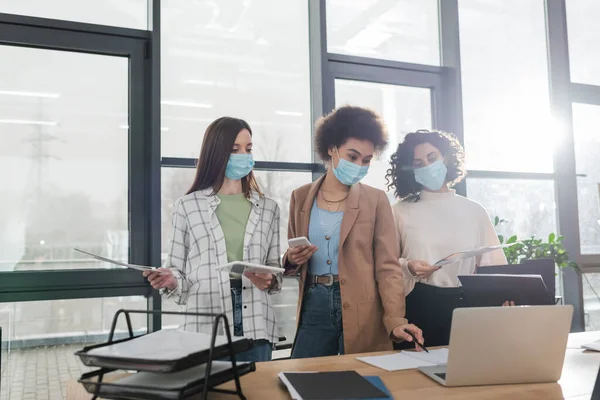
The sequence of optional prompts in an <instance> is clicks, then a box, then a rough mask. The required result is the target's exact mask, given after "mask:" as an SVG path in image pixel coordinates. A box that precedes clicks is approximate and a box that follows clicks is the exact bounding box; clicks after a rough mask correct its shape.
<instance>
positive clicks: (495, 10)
mask: <svg viewBox="0 0 600 400" xmlns="http://www.w3.org/2000/svg"><path fill="white" fill-rule="evenodd" d="M458 4H459V18H460V46H461V60H462V61H461V63H462V64H461V65H462V89H463V106H464V136H465V143H464V144H465V148H466V152H467V153H466V156H467V168H469V169H478V170H488V171H489V170H493V171H514V172H552V171H553V150H554V147H553V146H554V141H555V132H556V130H557V129H556V128H557V127H556V123H555V122H553V120H552V118H551V115H550V98H549V89H548V63H547V55H546V28H545V18H544V15H545V14H544V1H543V0H531V1H521V0H504V1H493V2H492V1H484V0H460V1H459V3H458Z"/></svg>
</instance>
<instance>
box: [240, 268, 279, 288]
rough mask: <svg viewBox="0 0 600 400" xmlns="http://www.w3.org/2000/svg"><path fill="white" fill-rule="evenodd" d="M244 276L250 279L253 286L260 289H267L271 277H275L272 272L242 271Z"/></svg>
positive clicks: (271, 280) (271, 281)
mask: <svg viewBox="0 0 600 400" xmlns="http://www.w3.org/2000/svg"><path fill="white" fill-rule="evenodd" d="M244 276H245V277H246V278H248V279H250V281H251V282H252V283H253V284H254V286H256V287H257V288H259V289H260V290H267V289H268V288H269V287H271V284H272V283H273V279H275V277H274V276H273V274H255V273H254V272H249V271H246V272H244Z"/></svg>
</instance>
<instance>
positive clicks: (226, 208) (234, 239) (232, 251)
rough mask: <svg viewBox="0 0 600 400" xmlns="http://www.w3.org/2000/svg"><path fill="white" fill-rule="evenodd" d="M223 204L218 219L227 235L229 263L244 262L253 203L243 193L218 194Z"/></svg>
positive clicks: (220, 205)
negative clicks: (247, 226)
mask: <svg viewBox="0 0 600 400" xmlns="http://www.w3.org/2000/svg"><path fill="white" fill-rule="evenodd" d="M217 196H218V197H219V200H221V204H219V206H218V207H217V211H216V213H217V218H218V219H219V224H221V228H222V229H223V235H225V245H226V246H227V261H228V262H233V261H243V260H244V236H245V235H246V225H247V224H248V218H249V217H250V210H251V209H252V203H250V202H249V201H248V199H246V197H245V196H244V194H243V193H240V194H233V195H223V194H217Z"/></svg>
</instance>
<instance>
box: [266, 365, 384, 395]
mask: <svg viewBox="0 0 600 400" xmlns="http://www.w3.org/2000/svg"><path fill="white" fill-rule="evenodd" d="M278 376H279V379H280V380H281V381H282V382H283V383H284V384H285V386H286V387H287V389H288V391H289V392H290V395H291V397H292V399H293V400H322V399H331V400H355V399H356V400H358V399H366V400H368V399H376V400H379V399H381V400H384V399H390V398H391V397H390V394H389V391H387V389H386V388H385V385H383V382H381V380H379V381H378V380H377V379H371V380H369V379H367V378H365V377H363V376H361V375H359V374H358V373H357V372H356V371H332V372H280V373H279V374H278ZM375 378H377V377H375ZM379 385H381V386H383V388H379V387H378V386H379ZM381 386H380V387H381ZM382 389H383V390H382Z"/></svg>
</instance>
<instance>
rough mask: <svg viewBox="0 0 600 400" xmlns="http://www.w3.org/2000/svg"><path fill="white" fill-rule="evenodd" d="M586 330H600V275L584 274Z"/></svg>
mask: <svg viewBox="0 0 600 400" xmlns="http://www.w3.org/2000/svg"><path fill="white" fill-rule="evenodd" d="M583 309H584V316H585V330H586V331H597V330H599V329H600V273H591V272H589V273H586V274H583Z"/></svg>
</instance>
